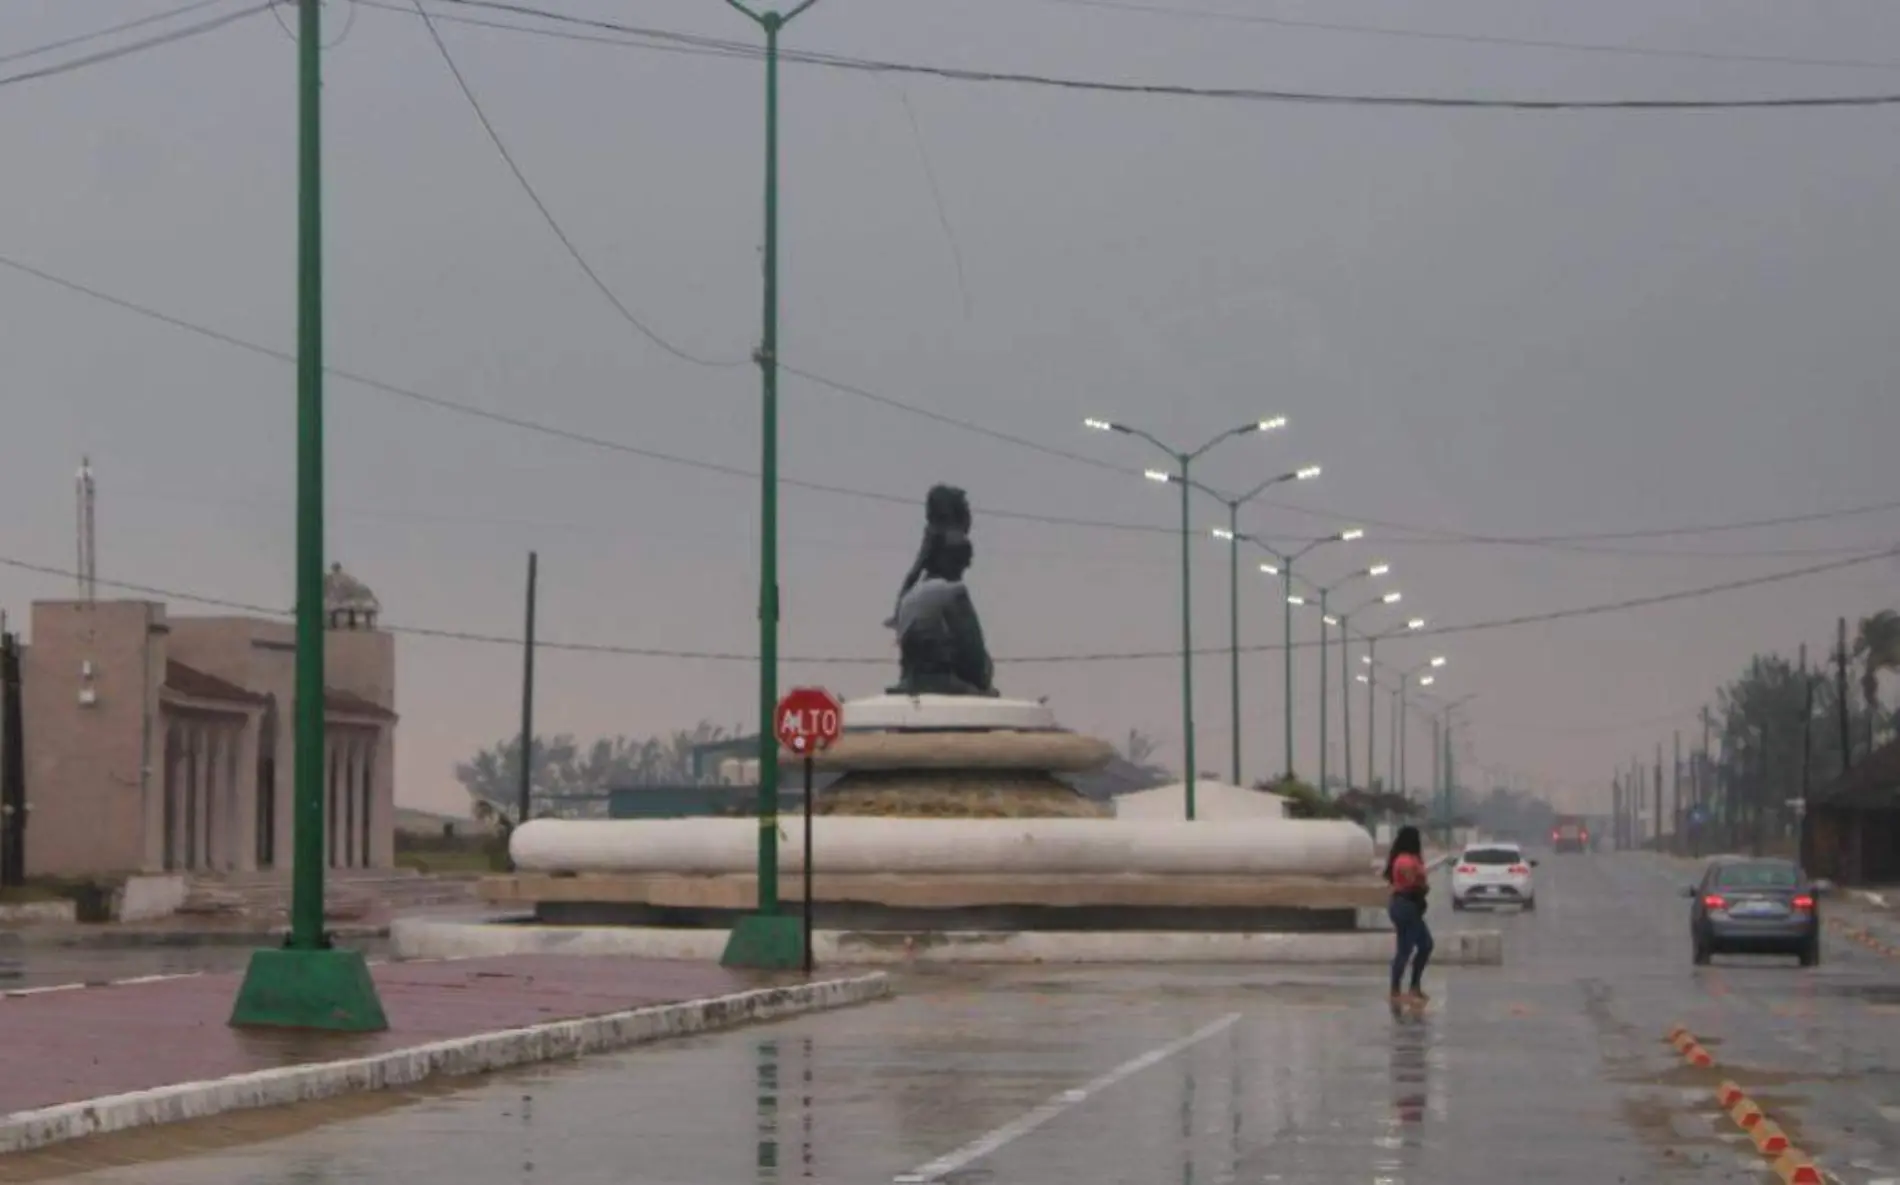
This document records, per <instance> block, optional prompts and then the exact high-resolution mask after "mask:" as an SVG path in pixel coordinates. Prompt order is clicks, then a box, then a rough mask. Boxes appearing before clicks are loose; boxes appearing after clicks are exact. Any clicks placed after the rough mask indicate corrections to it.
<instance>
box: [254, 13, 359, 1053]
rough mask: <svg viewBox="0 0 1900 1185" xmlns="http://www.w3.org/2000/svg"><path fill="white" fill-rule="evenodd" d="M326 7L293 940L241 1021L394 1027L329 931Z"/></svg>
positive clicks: (304, 441) (309, 70) (307, 211)
mask: <svg viewBox="0 0 1900 1185" xmlns="http://www.w3.org/2000/svg"><path fill="white" fill-rule="evenodd" d="M322 37H323V21H322V7H321V0H297V627H296V637H297V658H296V698H295V702H294V704H293V705H292V710H293V713H294V715H293V721H294V730H293V741H292V743H293V758H294V765H293V775H292V776H293V795H294V797H293V800H292V802H293V807H292V819H291V824H292V845H291V846H292V855H291V898H290V936H289V938H288V939H287V940H286V941H285V943H284V945H283V946H282V947H280V948H277V949H275V950H260V951H256V952H254V953H253V954H252V955H251V962H250V966H249V968H248V969H247V970H246V971H245V974H244V983H243V985H242V986H241V987H239V989H238V996H237V1001H236V1003H235V1004H234V1005H233V1006H232V1009H231V1024H233V1025H238V1026H256V1027H264V1028H288V1029H326V1030H330V1031H333V1032H357V1033H361V1032H380V1031H382V1030H384V1029H387V1028H388V1027H389V1020H388V1018H387V1017H386V1016H384V1014H383V1005H382V1001H381V1000H380V999H378V998H377V995H376V984H375V982H374V981H373V980H372V979H371V978H370V974H369V965H368V963H367V962H366V961H365V960H364V958H363V954H362V952H361V951H354V950H340V949H338V948H336V947H333V946H331V945H330V936H329V935H328V934H326V933H325V932H324V929H323V797H324V795H323V770H324V758H325V756H326V754H325V752H324V730H323V724H324V721H323V698H324V697H323V647H324V621H323V186H322V165H323V135H322V132H323V125H322V94H323V91H322V49H321V46H322Z"/></svg>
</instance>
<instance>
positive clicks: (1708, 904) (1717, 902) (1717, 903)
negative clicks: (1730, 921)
mask: <svg viewBox="0 0 1900 1185" xmlns="http://www.w3.org/2000/svg"><path fill="white" fill-rule="evenodd" d="M1702 907H1703V908H1704V909H1727V908H1728V902H1727V901H1724V900H1723V899H1722V898H1721V896H1720V895H1718V894H1715V893H1710V894H1709V895H1708V896H1707V897H1704V898H1703V899H1702Z"/></svg>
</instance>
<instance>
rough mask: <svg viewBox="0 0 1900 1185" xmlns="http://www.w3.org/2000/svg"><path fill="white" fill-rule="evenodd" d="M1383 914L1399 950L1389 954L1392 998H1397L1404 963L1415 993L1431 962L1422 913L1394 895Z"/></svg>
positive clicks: (1412, 903)
mask: <svg viewBox="0 0 1900 1185" xmlns="http://www.w3.org/2000/svg"><path fill="white" fill-rule="evenodd" d="M1385 912H1386V916H1387V917H1389V918H1391V919H1392V929H1393V930H1394V931H1395V932H1396V933H1397V935H1398V949H1397V950H1395V951H1394V952H1393V953H1392V994H1393V995H1395V996H1396V995H1398V994H1399V985H1400V984H1401V983H1402V982H1403V981H1404V979H1405V965H1406V964H1407V963H1410V964H1411V965H1412V990H1413V991H1417V990H1418V988H1419V981H1420V980H1422V979H1424V978H1425V965H1426V964H1427V963H1429V962H1431V961H1432V928H1431V927H1430V926H1427V925H1426V924H1425V910H1424V908H1423V907H1422V906H1421V905H1420V904H1419V903H1418V902H1417V901H1415V900H1413V899H1412V898H1410V897H1401V896H1399V895H1398V894H1397V893H1394V894H1393V895H1392V904H1391V905H1389V906H1387V907H1386V911H1385Z"/></svg>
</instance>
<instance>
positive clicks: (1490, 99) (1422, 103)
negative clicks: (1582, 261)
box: [439, 0, 1900, 112]
mask: <svg viewBox="0 0 1900 1185" xmlns="http://www.w3.org/2000/svg"><path fill="white" fill-rule="evenodd" d="M439 2H441V3H447V4H454V5H458V6H464V7H470V8H481V9H489V10H493V11H498V12H505V13H511V14H514V15H518V16H527V17H530V18H536V19H540V20H546V21H550V22H554V23H558V24H567V25H574V26H581V27H586V28H592V29H597V30H602V31H607V32H614V33H619V34H622V35H624V36H626V37H628V38H632V39H636V40H634V41H629V42H622V44H627V45H630V46H632V47H636V48H650V49H662V48H672V47H682V48H686V49H690V50H693V51H696V52H709V51H710V52H715V53H717V54H719V55H721V56H728V57H740V58H749V59H753V60H761V59H763V58H764V56H765V53H764V51H763V50H762V49H760V48H758V47H757V46H754V45H750V44H748V43H746V42H741V41H733V40H729V39H726V38H717V37H704V36H700V35H697V34H689V33H679V32H676V31H674V30H670V29H657V28H650V27H641V26H636V25H625V24H621V23H619V22H615V21H606V20H599V19H595V18H588V17H578V16H574V15H573V14H571V13H562V12H552V11H549V10H547V9H540V8H536V7H534V6H532V5H527V4H513V3H506V2H504V0H439ZM499 27H507V26H499ZM515 28H516V29H517V30H518V31H522V32H526V31H528V30H526V29H522V28H521V27H520V26H515ZM778 56H779V59H780V60H781V61H787V62H797V63H800V64H804V65H811V66H819V67H824V68H827V69H834V70H847V71H857V72H863V73H872V74H908V75H918V76H923V77H931V78H938V79H942V80H945V81H949V82H967V83H992V84H996V83H1000V84H1007V85H1017V86H1030V87H1038V88H1043V89H1051V90H1065V91H1079V92H1093V93H1101V94H1119V95H1140V96H1146V97H1150V98H1186V99H1208V100H1221V101H1227V102H1250V103H1295V104H1307V105H1319V106H1336V107H1337V106H1345V107H1400V108H1420V109H1430V110H1482V111H1519V112H1559V111H1740V110H1759V109H1784V110H1803V109H1825V108H1852V107H1888V106H1895V105H1900V93H1891V92H1889V93H1870V94H1833V95H1773V96H1766V97H1755V98H1731V99H1701V98H1696V99H1530V98H1514V97H1506V96H1478V95H1408V94H1374V93H1367V92H1346V91H1302V90H1288V89H1279V88H1271V87H1239V86H1230V87H1215V86H1197V85H1191V84H1183V83H1148V82H1123V81H1117V80H1113V79H1100V78H1082V77H1074V76H1065V75H1056V74H1041V73H1031V72H1024V71H1008V70H979V69H971V68H967V67H957V66H936V65H929V64H924V63H917V62H900V61H892V60H887V59H878V58H863V57H854V56H849V55H844V54H830V53H821V52H814V51H810V50H796V49H780V50H779V54H778Z"/></svg>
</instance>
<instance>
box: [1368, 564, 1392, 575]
mask: <svg viewBox="0 0 1900 1185" xmlns="http://www.w3.org/2000/svg"><path fill="white" fill-rule="evenodd" d="M1391 570H1392V565H1391V564H1374V565H1372V566H1371V567H1370V568H1367V569H1366V575H1368V576H1384V575H1385V574H1386V573H1387V572H1390V571H1391Z"/></svg>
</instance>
